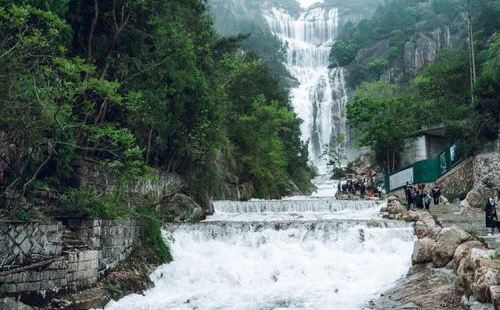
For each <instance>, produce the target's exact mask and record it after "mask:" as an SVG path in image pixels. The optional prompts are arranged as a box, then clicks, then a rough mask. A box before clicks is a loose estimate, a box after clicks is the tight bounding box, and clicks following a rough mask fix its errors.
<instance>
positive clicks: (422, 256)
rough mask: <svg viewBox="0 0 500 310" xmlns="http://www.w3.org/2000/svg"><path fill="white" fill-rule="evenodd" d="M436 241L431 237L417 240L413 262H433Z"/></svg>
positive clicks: (412, 256) (412, 257)
mask: <svg viewBox="0 0 500 310" xmlns="http://www.w3.org/2000/svg"><path fill="white" fill-rule="evenodd" d="M435 245H436V241H434V240H433V239H431V238H423V239H419V240H417V241H415V244H414V246H413V254H412V255H411V262H412V263H413V264H414V265H416V264H425V263H430V262H432V250H433V248H434V246H435Z"/></svg>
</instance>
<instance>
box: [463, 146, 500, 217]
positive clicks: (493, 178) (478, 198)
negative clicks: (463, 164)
mask: <svg viewBox="0 0 500 310" xmlns="http://www.w3.org/2000/svg"><path fill="white" fill-rule="evenodd" d="M473 160H474V165H473V169H472V181H473V188H472V189H471V190H470V191H469V193H468V194H467V197H466V198H465V200H463V201H462V203H461V205H462V207H464V208H465V209H467V210H468V209H482V208H484V206H485V204H486V200H487V199H488V197H490V196H496V195H498V191H499V190H500V173H499V171H500V152H489V153H483V154H479V155H477V156H476V157H475V158H474V159H473Z"/></svg>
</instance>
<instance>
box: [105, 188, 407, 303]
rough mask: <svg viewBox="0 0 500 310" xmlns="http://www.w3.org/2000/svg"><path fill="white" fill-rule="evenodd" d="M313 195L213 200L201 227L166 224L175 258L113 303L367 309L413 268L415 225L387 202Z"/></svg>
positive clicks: (322, 192) (325, 191)
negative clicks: (389, 212)
mask: <svg viewBox="0 0 500 310" xmlns="http://www.w3.org/2000/svg"><path fill="white" fill-rule="evenodd" d="M334 187H335V184H334V183H332V182H324V183H322V184H320V186H319V191H318V193H316V194H315V195H313V196H311V197H294V198H290V199H286V200H276V201H260V200H259V201H250V202H230V201H219V202H216V203H215V210H216V212H215V214H214V215H213V216H212V217H210V218H208V219H207V220H206V221H204V222H202V223H199V224H181V225H170V226H166V227H165V230H164V236H165V239H166V240H168V242H169V243H170V247H171V251H172V254H173V257H174V261H173V262H172V263H170V264H168V265H163V266H160V267H158V268H157V269H156V271H155V272H154V273H153V274H152V275H151V278H152V279H153V281H154V283H155V287H154V288H152V289H150V290H148V291H146V292H145V295H144V296H142V295H130V296H127V297H125V298H123V299H121V300H119V301H117V302H111V303H110V304H109V305H108V306H107V307H106V309H123V310H128V309H133V310H140V309H158V310H159V309H200V310H205V309H207V310H210V309H242V310H243V309H252V310H264V309H337V310H341V309H362V308H363V307H365V306H366V305H367V304H368V302H369V301H370V300H371V299H374V298H376V296H377V295H378V294H380V293H381V292H383V291H385V290H386V289H388V288H390V287H391V286H392V285H394V283H395V282H396V281H397V280H398V279H399V278H400V277H401V276H403V275H404V274H405V273H406V272H407V271H408V269H409V267H410V264H411V261H410V257H411V252H412V248H413V235H412V231H411V229H410V228H409V227H408V226H406V225H405V224H404V223H401V222H396V221H386V220H382V219H380V218H379V216H378V210H379V209H380V205H379V204H377V203H375V202H369V201H351V202H345V201H344V202H341V201H336V200H335V199H334V198H332V197H331V196H333V193H334V190H333V188H334Z"/></svg>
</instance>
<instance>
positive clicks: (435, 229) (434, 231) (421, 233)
mask: <svg viewBox="0 0 500 310" xmlns="http://www.w3.org/2000/svg"><path fill="white" fill-rule="evenodd" d="M419 219H420V220H419V221H417V222H416V223H415V235H416V236H417V238H418V239H422V238H425V237H428V238H432V239H435V238H436V236H437V235H438V234H439V232H440V231H441V227H439V226H437V225H436V224H434V221H432V222H427V223H426V222H424V221H422V217H420V218H419Z"/></svg>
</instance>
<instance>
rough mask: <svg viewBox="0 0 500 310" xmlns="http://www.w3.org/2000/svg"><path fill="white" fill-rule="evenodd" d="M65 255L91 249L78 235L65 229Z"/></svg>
mask: <svg viewBox="0 0 500 310" xmlns="http://www.w3.org/2000/svg"><path fill="white" fill-rule="evenodd" d="M62 244H63V249H62V250H63V253H70V252H75V251H81V250H88V249H89V247H88V245H87V243H85V242H84V241H83V240H82V239H80V237H79V236H78V234H77V233H75V232H73V231H71V230H69V229H65V230H64V231H63V234H62Z"/></svg>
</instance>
